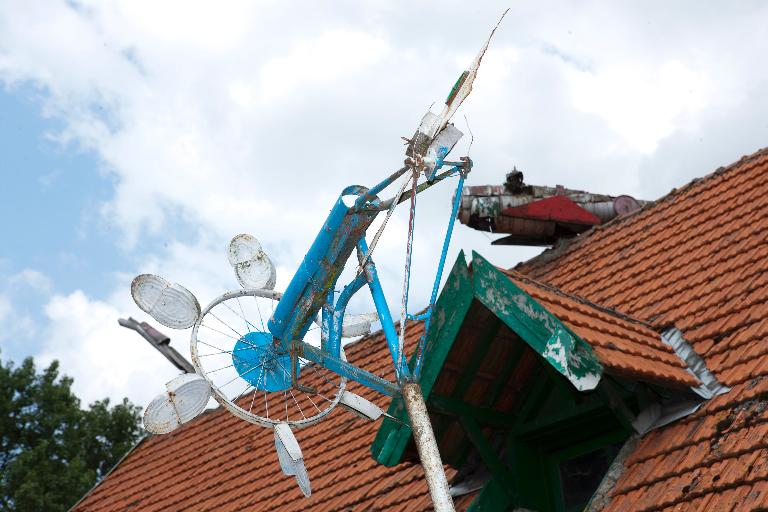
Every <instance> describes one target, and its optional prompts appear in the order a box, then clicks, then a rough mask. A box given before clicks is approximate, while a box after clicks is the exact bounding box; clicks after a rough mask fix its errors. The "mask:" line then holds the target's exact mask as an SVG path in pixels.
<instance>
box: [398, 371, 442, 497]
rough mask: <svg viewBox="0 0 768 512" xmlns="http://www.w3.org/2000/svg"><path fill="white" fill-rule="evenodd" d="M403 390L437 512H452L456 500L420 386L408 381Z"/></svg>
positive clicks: (417, 448)
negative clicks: (453, 497)
mask: <svg viewBox="0 0 768 512" xmlns="http://www.w3.org/2000/svg"><path fill="white" fill-rule="evenodd" d="M402 390H403V402H405V408H406V410H407V411H408V418H409V419H410V420H411V429H412V430H413V440H414V442H415V443H416V450H417V451H418V452H419V458H420V459H421V465H422V467H423V468H424V476H425V477H426V479H427V486H428V487H429V494H430V496H431V497H432V504H433V505H434V507H435V512H453V511H454V508H453V499H452V498H451V493H450V490H449V488H448V479H447V478H446V476H445V470H444V469H443V462H442V460H441V459H440V451H439V450H438V448H437V441H436V440H435V433H434V432H433V431H432V424H431V423H430V422H429V413H428V412H427V404H426V403H424V397H423V396H422V395H421V387H420V386H419V385H418V384H417V383H415V382H407V383H404V384H403V385H402Z"/></svg>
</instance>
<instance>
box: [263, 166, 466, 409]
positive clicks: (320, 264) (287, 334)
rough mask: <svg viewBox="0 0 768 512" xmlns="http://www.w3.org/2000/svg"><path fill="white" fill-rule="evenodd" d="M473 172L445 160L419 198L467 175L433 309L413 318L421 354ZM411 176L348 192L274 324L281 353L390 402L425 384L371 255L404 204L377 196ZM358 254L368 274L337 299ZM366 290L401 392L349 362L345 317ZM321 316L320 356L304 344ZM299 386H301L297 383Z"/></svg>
mask: <svg viewBox="0 0 768 512" xmlns="http://www.w3.org/2000/svg"><path fill="white" fill-rule="evenodd" d="M443 165H450V166H451V168H450V169H449V170H447V171H444V172H442V173H440V174H437V171H438V170H439V169H440V168H441V167H442V166H443ZM471 167H472V162H471V160H469V158H466V159H462V162H443V161H442V159H440V160H439V161H438V162H437V165H436V168H435V170H434V171H433V172H432V173H431V175H430V177H429V178H431V179H428V180H427V181H426V182H423V183H422V184H421V185H419V186H418V187H416V189H415V191H416V193H417V194H418V193H420V192H423V191H424V190H427V189H428V188H430V187H432V186H433V185H435V184H437V183H439V182H440V181H442V180H444V179H445V178H448V177H450V176H454V175H456V174H458V175H459V182H458V185H457V188H456V192H455V196H454V201H453V208H452V211H451V218H450V220H449V223H448V228H447V232H446V235H445V239H444V242H443V248H442V253H441V256H440V260H439V263H438V268H437V273H436V276H435V282H434V285H433V289H432V296H431V299H430V304H429V306H428V307H427V309H426V310H425V312H424V313H422V314H421V315H417V316H412V315H408V319H409V320H424V321H425V323H426V325H425V330H424V334H423V335H422V338H421V340H420V341H419V349H420V350H423V345H424V341H425V339H426V335H427V332H428V329H429V323H430V318H431V313H432V310H433V309H434V303H435V300H436V298H437V290H438V287H439V285H440V279H441V278H442V272H443V267H444V265H445V259H446V254H447V251H448V246H449V244H450V239H451V234H452V232H453V226H454V221H455V218H456V214H457V211H458V206H459V202H460V201H461V192H462V189H463V186H464V179H465V177H466V174H467V173H468V172H469V171H470V170H471ZM409 171H410V169H409V168H407V167H404V168H402V169H400V170H398V171H396V172H394V173H393V174H392V175H390V176H389V177H387V178H386V179H385V180H383V181H382V182H381V183H379V184H378V185H376V186H374V187H372V188H370V189H368V188H366V187H363V186H359V185H353V186H350V187H347V188H345V189H344V190H343V191H342V193H341V194H340V195H339V198H338V199H337V200H336V203H335V204H334V206H333V208H331V211H330V213H329V214H328V218H327V219H326V221H325V223H324V224H323V227H322V228H321V229H320V232H319V233H318V235H317V237H316V238H315V240H314V242H313V243H312V246H311V247H310V249H309V251H308V252H307V254H306V256H305V257H304V260H303V261H302V263H301V265H300V266H299V269H298V270H297V272H296V274H295V275H294V276H293V279H292V280H291V282H290V284H289V285H288V287H287V288H286V290H285V293H284V294H283V297H282V299H280V301H279V303H278V305H277V307H276V308H275V311H274V313H273V315H272V317H271V318H270V320H269V322H268V329H269V331H270V333H271V334H272V335H273V336H274V343H275V345H276V346H278V347H277V348H278V349H279V350H284V351H286V353H288V352H289V353H291V355H292V357H299V356H300V357H303V358H305V359H307V360H309V361H312V362H314V363H317V364H319V365H322V366H323V367H325V368H328V369H330V370H332V371H334V372H336V373H338V374H339V375H341V376H343V377H346V378H348V379H352V380H354V381H356V382H359V383H361V384H363V385H364V386H367V387H369V388H371V389H374V390H376V391H378V392H380V393H383V394H385V395H388V396H395V395H397V394H399V393H400V389H401V385H402V383H404V382H408V381H416V380H417V379H418V376H419V371H420V367H421V365H420V362H421V359H420V357H419V358H418V360H417V362H416V364H415V367H414V371H411V369H410V368H409V366H408V362H407V360H406V357H405V353H402V354H401V353H398V352H399V348H398V347H399V345H398V333H397V329H396V328H395V323H394V320H393V319H392V314H391V313H390V309H389V305H388V303H387V300H386V297H385V295H384V291H383V289H382V286H381V282H380V281H379V277H378V274H377V271H376V265H375V264H374V262H373V259H372V258H371V257H370V255H369V254H368V252H369V251H368V245H367V242H366V239H365V235H366V232H367V229H368V227H370V225H371V224H372V223H373V221H374V220H375V218H376V217H377V216H378V214H379V213H381V212H383V211H386V210H388V209H389V208H390V207H391V206H393V204H394V202H395V201H396V200H398V198H392V199H390V200H387V201H381V200H380V199H379V198H378V196H377V194H378V193H379V192H380V191H381V190H384V189H385V188H386V187H387V186H389V185H391V184H392V183H393V182H394V181H395V180H397V179H398V178H399V177H400V176H402V175H403V174H405V173H406V172H409ZM411 195H412V193H411V192H407V193H404V194H402V195H401V196H400V197H399V200H398V201H397V202H398V204H399V203H402V202H403V201H406V200H408V199H409V198H410V197H411ZM350 196H352V197H354V198H355V200H354V204H352V205H351V206H349V205H348V201H345V198H347V199H349V198H350ZM355 250H357V255H358V261H359V263H360V264H361V265H362V272H359V273H358V274H357V276H356V277H355V278H354V279H353V280H352V281H351V282H350V283H348V284H347V285H346V286H344V288H343V289H342V291H341V292H340V293H339V295H338V298H337V297H336V293H335V291H334V290H335V288H336V282H337V280H338V278H339V276H340V275H341V272H342V271H343V269H344V267H345V265H346V263H347V261H348V260H349V258H350V256H351V255H352V252H353V251H355ZM365 285H368V289H369V290H370V293H371V297H372V299H373V302H374V304H375V307H376V311H377V313H378V315H379V321H380V322H381V327H382V331H383V332H384V336H385V338H386V342H387V346H388V348H389V351H390V355H391V357H392V361H393V363H394V365H395V370H396V371H395V373H396V375H397V377H398V383H397V384H396V383H392V382H389V381H387V380H386V379H383V378H381V377H379V376H377V375H375V374H373V373H371V372H368V371H366V370H363V369H361V368H358V367H356V366H354V365H352V364H350V363H348V362H346V361H345V360H343V359H342V358H341V333H342V325H343V321H344V313H345V311H346V307H347V304H348V303H349V300H350V299H351V298H352V297H353V296H354V295H355V293H357V292H358V291H359V290H360V289H361V288H363V286H365ZM321 310H322V331H321V332H322V336H321V339H322V342H321V346H320V348H317V347H314V346H312V345H309V344H308V343H305V342H303V341H301V340H302V339H303V337H304V335H305V334H306V332H307V330H308V329H309V328H310V326H311V324H312V322H313V321H314V319H315V318H316V317H317V314H318V312H319V311H321ZM403 352H404V351H403ZM294 385H297V384H296V383H295V382H294Z"/></svg>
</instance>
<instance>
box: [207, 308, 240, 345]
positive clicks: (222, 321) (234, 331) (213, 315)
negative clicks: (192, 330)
mask: <svg viewBox="0 0 768 512" xmlns="http://www.w3.org/2000/svg"><path fill="white" fill-rule="evenodd" d="M222 304H224V303H223V302H222ZM227 307H228V308H229V306H227ZM230 309H232V308H230ZM208 313H209V314H210V315H211V316H212V317H213V318H215V319H216V320H218V321H219V322H221V323H222V324H224V325H226V326H227V328H228V329H229V330H230V331H232V332H233V333H235V334H237V335H238V336H239V337H240V338H242V337H243V335H242V334H240V333H239V332H237V330H235V328H234V327H232V326H231V325H229V324H228V323H227V322H225V321H224V320H222V319H221V318H219V317H218V316H216V315H215V314H214V312H213V311H209V312H208Z"/></svg>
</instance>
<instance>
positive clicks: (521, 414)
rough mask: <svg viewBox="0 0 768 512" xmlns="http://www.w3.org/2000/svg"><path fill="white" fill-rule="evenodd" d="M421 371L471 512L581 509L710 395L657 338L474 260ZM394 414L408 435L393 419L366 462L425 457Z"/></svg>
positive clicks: (401, 415) (444, 309)
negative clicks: (651, 434) (637, 447)
mask: <svg viewBox="0 0 768 512" xmlns="http://www.w3.org/2000/svg"><path fill="white" fill-rule="evenodd" d="M411 362H412V363H413V361H411ZM422 364H423V371H422V378H421V388H422V392H423V393H424V397H425V399H426V401H427V404H428V407H429V410H430V415H431V419H432V423H433V426H434V430H435V435H436V437H437V440H438V444H439V446H440V452H441V455H442V458H443V462H444V463H446V464H449V465H451V466H452V467H453V468H455V469H457V470H458V474H457V476H456V477H454V481H453V484H452V485H453V488H454V489H455V490H456V492H465V493H466V492H472V491H473V490H476V492H477V495H476V498H475V499H474V501H473V503H472V505H471V507H470V510H474V511H481V510H506V509H513V508H522V509H528V510H536V511H541V512H545V511H571V510H582V509H584V507H585V505H586V504H587V503H588V502H589V501H590V499H591V497H592V496H593V494H594V492H595V491H596V490H597V489H598V486H599V485H600V483H601V481H602V480H603V478H604V476H605V475H606V472H607V471H608V469H609V466H610V465H611V464H612V462H613V461H614V460H615V459H616V455H617V454H618V453H619V452H620V450H621V447H622V445H624V443H625V442H626V441H627V439H629V438H630V437H631V436H633V435H639V434H642V433H644V432H645V431H646V430H648V429H649V428H653V427H654V426H655V425H657V424H660V423H663V422H665V421H667V422H668V421H669V420H670V419H671V420H674V419H675V418H676V417H679V416H680V415H684V414H685V413H686V412H687V411H692V410H695V408H696V407H697V406H698V404H700V402H701V401H702V398H701V396H700V394H704V395H705V396H706V393H702V392H701V389H699V388H701V386H702V383H701V382H700V381H699V379H698V378H697V377H696V376H695V375H694V374H693V372H692V371H690V370H689V369H688V366H687V364H686V361H684V360H683V359H681V358H680V357H679V356H678V355H677V354H676V353H675V350H674V349H673V348H672V347H671V346H670V345H668V344H666V343H665V342H664V341H663V340H662V338H661V335H660V334H659V332H657V331H656V330H654V329H653V328H652V327H651V326H649V325H647V324H645V323H643V322H640V321H637V320H635V319H633V318H630V317H627V316H625V315H622V314H620V313H617V312H615V311H613V310H610V309H607V308H603V307H600V306H599V305H596V304H593V303H590V302H588V301H586V300H583V299H581V298H579V297H576V296H573V295H569V294H565V293H563V292H561V291H559V290H557V289H555V288H552V287H550V286H547V285H545V284H542V283H538V282H535V281H533V280H530V279H528V278H526V277H525V276H523V275H521V274H518V273H515V272H510V271H502V270H499V269H497V268H495V267H494V266H493V265H491V264H490V263H489V262H488V261H486V260H485V259H483V258H482V257H481V256H479V255H478V254H476V253H473V258H472V264H471V265H470V266H467V263H466V261H465V258H464V255H463V253H462V254H460V255H459V258H458V259H457V261H456V263H455V264H454V267H453V269H452V271H451V274H450V275H449V277H448V279H447V281H446V283H445V286H444V288H443V291H442V293H441V295H440V298H439V300H438V302H437V305H436V308H435V312H434V317H433V324H432V327H431V329H430V332H429V334H428V337H427V340H426V345H425V354H424V361H423V363H422ZM696 389H698V390H699V394H697V393H696V392H694V391H695V390H696ZM673 410H674V411H676V412H674V413H672V412H671V411H673ZM677 411H681V412H677ZM388 412H389V414H390V415H392V416H394V417H395V418H397V419H398V420H399V421H400V422H402V423H398V422H396V421H392V420H389V419H387V420H385V422H384V423H383V424H382V426H381V427H380V429H379V431H378V434H377V437H376V439H375V441H374V443H373V445H372V447H371V451H372V453H373V456H374V458H375V459H376V460H377V461H378V462H380V463H381V464H384V465H387V466H393V465H396V464H398V463H400V462H401V461H404V460H410V459H415V458H416V453H415V450H414V448H413V445H412V440H411V430H410V428H409V427H408V426H407V414H406V412H405V408H404V406H403V403H402V400H400V399H394V400H393V401H392V403H391V405H390V407H389V411H388ZM616 469H617V470H618V469H620V467H619V466H616ZM613 472H614V471H613V470H612V473H613Z"/></svg>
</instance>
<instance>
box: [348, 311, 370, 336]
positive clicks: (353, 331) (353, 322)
mask: <svg viewBox="0 0 768 512" xmlns="http://www.w3.org/2000/svg"><path fill="white" fill-rule="evenodd" d="M378 320H379V315H378V313H363V314H359V315H344V323H343V324H342V326H341V336H342V337H343V338H354V337H355V336H365V335H366V334H370V332H371V324H372V323H373V322H377V321H378Z"/></svg>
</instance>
